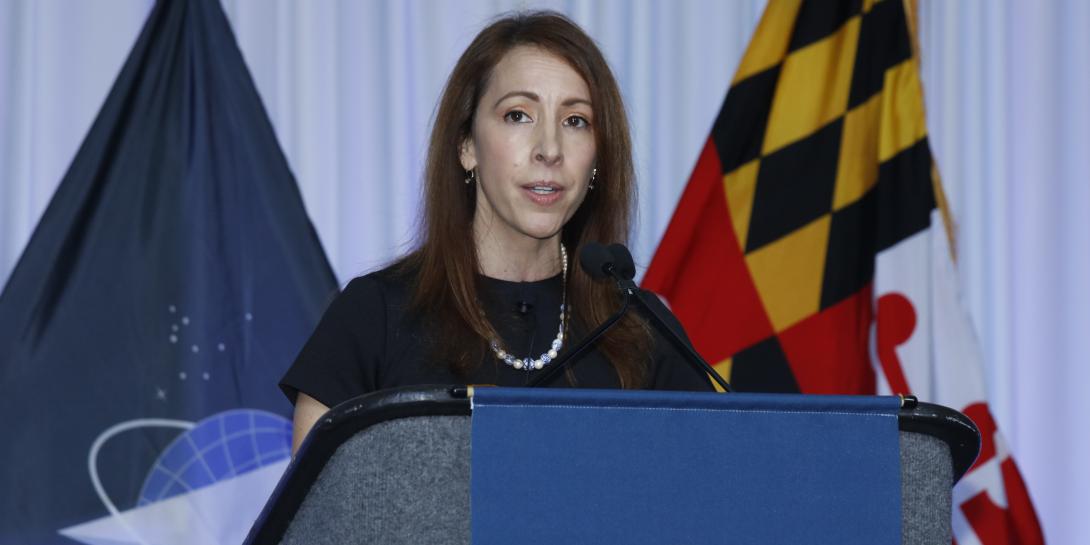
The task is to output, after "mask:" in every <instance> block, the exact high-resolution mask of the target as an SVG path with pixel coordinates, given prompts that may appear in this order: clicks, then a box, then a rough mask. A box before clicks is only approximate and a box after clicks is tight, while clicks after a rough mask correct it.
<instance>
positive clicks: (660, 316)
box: [528, 242, 731, 392]
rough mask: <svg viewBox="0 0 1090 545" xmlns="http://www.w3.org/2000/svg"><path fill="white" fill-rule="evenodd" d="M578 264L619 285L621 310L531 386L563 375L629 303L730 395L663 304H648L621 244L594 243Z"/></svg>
mask: <svg viewBox="0 0 1090 545" xmlns="http://www.w3.org/2000/svg"><path fill="white" fill-rule="evenodd" d="M579 262H580V265H582V267H583V270H585V271H586V272H587V274H589V275H590V276H591V277H592V278H594V279H597V280H600V279H605V278H611V279H613V281H614V282H615V283H616V285H617V289H619V290H620V291H621V295H622V302H621V309H620V310H619V311H618V312H617V313H616V314H614V315H613V316H610V318H609V319H608V320H606V321H605V322H604V323H602V325H600V326H598V327H597V328H595V329H594V331H592V332H591V333H590V335H588V336H587V337H586V338H585V339H583V340H582V341H581V342H580V343H579V344H578V345H576V346H575V348H573V349H572V351H571V352H569V353H568V354H566V355H565V356H564V358H563V359H562V360H561V361H557V362H555V364H554V365H552V366H551V368H550V369H548V370H547V371H545V372H544V373H542V374H541V375H538V376H537V377H536V378H535V379H534V380H532V381H531V382H530V383H529V384H528V385H529V386H538V385H541V384H544V383H546V382H547V381H549V380H550V379H552V377H554V376H556V375H557V374H558V373H560V371H562V370H563V369H565V368H566V367H568V366H569V365H570V362H572V361H573V360H574V358H575V357H576V356H578V355H579V354H581V353H582V352H583V351H584V350H586V348H587V347H588V346H590V345H591V344H592V343H593V342H594V341H596V340H597V339H598V337H600V336H601V335H602V334H603V333H604V332H605V331H606V330H607V329H609V328H610V326H612V325H613V324H614V323H616V322H617V320H620V319H621V316H623V315H624V313H625V312H626V311H627V310H628V307H629V302H630V301H635V302H636V304H637V305H639V306H640V307H642V308H643V310H644V311H645V313H646V315H647V316H648V317H650V318H651V323H652V324H654V327H656V328H657V329H658V330H659V332H660V333H662V334H663V336H665V337H666V338H667V339H670V342H672V343H673V344H674V347H675V348H677V349H678V351H679V352H680V353H681V355H682V356H683V357H684V358H685V360H686V361H687V362H688V363H689V364H690V365H692V366H693V367H694V368H695V369H697V370H698V371H702V372H704V373H706V374H707V375H709V376H710V377H711V378H712V380H714V381H715V382H716V383H717V384H719V387H720V388H722V389H723V391H725V392H730V391H731V387H730V384H728V383H727V381H726V380H724V379H723V377H722V376H720V375H719V373H718V372H716V370H715V369H714V368H713V367H712V366H711V365H708V362H706V361H704V358H702V357H701V356H700V354H698V353H697V352H696V350H694V349H693V347H692V346H691V345H690V344H689V343H688V342H686V341H685V339H684V338H682V336H681V335H679V334H678V333H677V332H676V331H674V329H673V328H672V327H670V323H669V321H668V320H667V319H666V314H667V313H668V311H667V310H666V309H665V307H663V305H662V303H661V302H659V300H658V299H655V300H654V301H653V302H652V301H649V300H648V298H647V297H646V296H644V294H643V292H641V291H640V288H639V287H638V286H636V283H635V282H633V281H632V277H633V276H635V274H636V267H635V265H634V264H633V262H632V254H631V253H629V251H628V248H625V247H624V246H623V245H621V244H611V245H610V246H609V248H606V247H604V246H602V245H601V244H598V243H594V242H592V243H589V244H587V245H586V246H584V247H583V250H582V252H580V256H579Z"/></svg>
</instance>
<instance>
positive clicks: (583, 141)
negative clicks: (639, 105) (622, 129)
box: [461, 46, 595, 243]
mask: <svg viewBox="0 0 1090 545" xmlns="http://www.w3.org/2000/svg"><path fill="white" fill-rule="evenodd" d="M593 124H594V110H593V109H592V107H591V102H590V90H589V89H588V87H587V84H586V82H585V81H583V78H582V77H580V76H579V74H578V73H577V72H576V71H575V70H574V69H572V67H571V66H569V65H568V64H567V63H566V62H565V61H564V60H563V59H561V58H560V57H557V56H556V55H553V54H551V53H548V52H546V51H544V50H542V49H538V48H534V47H527V46H519V47H516V48H514V49H512V50H511V51H509V52H508V53H507V55H505V56H504V57H503V59H502V60H500V62H499V64H497V65H496V67H495V69H494V70H493V72H492V77H491V79H490V81H489V82H488V87H487V89H485V93H484V95H483V96H482V97H481V100H480V102H479V103H478V104H477V110H476V113H475V115H474V117H473V131H472V134H471V135H470V137H469V138H467V139H466V141H465V142H464V144H463V146H462V149H461V162H462V167H463V168H465V169H466V170H474V169H476V171H477V183H476V186H477V210H476V213H475V215H474V218H473V221H474V228H475V231H476V232H477V233H478V234H486V235H487V236H494V237H497V238H499V239H500V240H501V241H509V242H514V243H518V242H519V240H520V239H522V240H525V237H529V238H533V239H538V240H545V239H549V238H552V237H555V236H557V235H558V234H559V233H560V229H561V227H563V226H564V224H565V223H567V221H568V220H569V219H570V218H571V216H572V215H573V214H574V213H575V211H576V210H577V209H578V208H579V205H580V204H581V203H582V202H583V198H584V196H585V195H586V192H587V186H588V184H589V182H590V177H591V170H592V169H593V168H594V162H595V143H594V128H593Z"/></svg>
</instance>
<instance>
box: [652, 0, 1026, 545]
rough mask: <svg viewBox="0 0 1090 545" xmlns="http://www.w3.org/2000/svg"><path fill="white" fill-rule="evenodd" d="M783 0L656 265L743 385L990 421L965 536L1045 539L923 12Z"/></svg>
mask: <svg viewBox="0 0 1090 545" xmlns="http://www.w3.org/2000/svg"><path fill="white" fill-rule="evenodd" d="M906 13H907V14H914V10H913V9H911V8H909V9H906V8H905V6H904V4H903V3H902V2H901V1H898V0H885V1H873V0H854V1H853V0H839V1H836V2H833V1H831V0H821V1H807V2H804V1H802V0H770V2H769V4H768V7H767V9H766V11H765V14H764V16H763V18H762V20H761V23H760V25H759V27H758V28H757V31H756V33H755V35H754V37H753V40H752V42H751V43H750V45H749V49H748V50H747V51H746V55H745V57H744V58H743V59H742V63H741V65H740V67H739V68H738V73H737V75H736V76H735V78H734V80H733V82H732V84H731V88H730V91H729V92H728V94H727V98H726V101H725V102H724V104H723V107H722V110H721V111H720V112H719V116H718V118H717V119H716V121H715V125H714V127H713V129H712V134H711V136H710V137H709V138H708V141H707V144H706V145H705V147H704V150H703V152H702V153H701V155H700V158H699V160H698V162H697V165H696V167H695V169H694V171H693V174H692V178H691V179H690V180H689V184H688V186H687V187H686V189H685V192H684V194H683V195H682V197H681V201H680V203H679V204H678V208H677V210H676V212H675V213H674V217H673V219H672V221H671V222H670V226H669V227H668V229H667V231H666V234H665V236H664V237H663V240H662V243H661V244H660V246H659V249H658V251H657V253H656V254H655V257H654V260H653V261H652V263H651V266H650V268H649V270H648V271H647V274H646V276H645V277H644V287H645V288H647V289H650V290H652V291H655V292H657V293H659V294H661V295H663V296H664V297H665V298H666V299H667V300H668V301H669V302H670V304H671V306H672V307H673V310H674V312H675V313H676V314H677V316H678V318H680V319H681V321H682V323H683V324H684V325H685V328H686V331H688V333H689V335H690V337H691V338H692V340H693V342H694V343H695V345H696V347H697V349H698V350H699V351H700V352H701V354H702V355H703V356H704V357H705V358H706V359H708V360H709V361H711V362H713V363H716V364H717V365H716V367H717V368H718V369H719V370H720V372H722V373H723V374H725V375H729V376H730V380H731V382H732V383H733V385H734V386H735V387H736V388H737V389H738V390H740V391H747V390H748V391H779V392H804V393H843V394H872V393H913V394H916V395H917V396H919V397H920V398H921V399H924V400H927V401H932V402H935V403H940V404H943V405H947V406H950V407H953V408H955V409H959V410H961V411H962V412H964V413H966V414H967V415H968V416H970V417H971V418H972V419H973V420H974V421H975V422H976V423H977V425H978V426H979V428H980V430H981V433H982V435H983V445H982V452H981V454H980V458H979V459H978V460H977V462H976V464H975V465H974V466H973V467H972V468H971V469H970V471H969V473H968V474H967V475H966V476H965V477H964V478H963V479H962V480H961V482H960V483H959V484H958V485H957V487H956V488H955V490H954V503H955V506H954V515H953V517H954V518H953V521H952V524H953V531H954V538H955V541H956V542H957V543H959V544H961V545H969V544H983V545H999V544H1014V543H1018V544H1039V543H1043V542H1044V539H1043V537H1042V534H1041V530H1040V526H1039V525H1038V523H1037V518H1036V515H1035V513H1034V511H1033V506H1032V504H1031V503H1030V499H1029V495H1028V493H1027V491H1026V487H1025V485H1024V484H1023V482H1022V478H1021V476H1020V475H1019V472H1018V469H1017V468H1016V466H1015V464H1014V461H1013V459H1012V458H1011V456H1010V454H1009V453H1008V451H1007V449H1006V448H1005V446H1004V442H1003V439H1002V437H1001V436H1000V435H999V433H998V431H997V429H996V425H995V422H994V420H993V419H992V417H991V415H990V413H989V411H988V407H987V404H986V401H985V391H984V382H983V378H982V375H981V361H980V354H979V350H978V348H977V346H976V344H975V338H974V336H973V332H972V328H971V326H970V324H969V320H968V316H967V315H966V314H965V312H964V311H963V310H962V309H961V308H960V306H959V302H958V296H957V286H956V275H955V271H954V267H953V260H952V250H951V245H950V244H949V241H948V237H947V230H946V229H947V226H948V225H949V221H948V219H946V218H945V217H944V210H945V207H944V206H943V197H942V189H941V185H940V184H939V180H938V176H937V171H936V170H935V169H934V167H933V163H932V159H931V153H930V150H929V148H928V142H927V127H926V122H925V116H924V108H923V99H922V92H921V88H920V82H919V76H918V69H917V57H916V55H915V54H914V51H913V50H914V47H913V43H912V36H913V33H912V32H911V30H910V26H911V23H912V20H911V19H910V18H909V17H906Z"/></svg>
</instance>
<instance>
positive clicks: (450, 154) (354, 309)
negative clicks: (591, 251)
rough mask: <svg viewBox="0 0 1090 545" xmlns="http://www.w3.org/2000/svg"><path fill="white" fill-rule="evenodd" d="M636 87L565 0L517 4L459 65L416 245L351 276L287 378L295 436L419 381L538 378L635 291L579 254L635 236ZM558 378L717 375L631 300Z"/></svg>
mask: <svg viewBox="0 0 1090 545" xmlns="http://www.w3.org/2000/svg"><path fill="white" fill-rule="evenodd" d="M634 177H635V176H634V170H633V166H632V145H631V139H630V135H629V128H628V121H627V119H626V116H625V108H624V104H623V102H622V99H621V93H620V90H619V88H618V86H617V82H616V81H615V79H614V77H613V74H612V72H611V71H610V68H609V66H608V65H607V64H606V61H605V58H604V57H603V56H602V53H601V51H599V50H598V47H597V46H596V45H595V44H594V41H593V40H592V39H591V38H590V37H589V36H587V35H586V33H584V32H583V31H582V30H581V29H580V28H579V27H578V26H576V25H575V24H574V23H573V22H572V21H570V20H569V19H567V18H566V17H564V16H562V15H560V14H556V13H552V12H532V13H518V14H514V15H510V16H507V17H504V18H501V19H499V20H497V21H495V22H494V23H492V24H491V25H489V26H488V27H487V28H485V29H484V30H483V31H481V33H480V34H478V35H477V37H476V38H475V39H474V40H473V42H472V43H471V44H470V45H469V48H468V49H466V51H465V52H464V53H463V54H462V56H461V58H460V59H459V60H458V62H457V64H456V65H455V67H454V70H453V72H452V73H451V75H450V78H449V80H448V81H447V84H446V87H445V89H444V91H443V95H442V97H441V98H440V101H439V107H438V111H437V116H436V119H435V122H434V126H433V128H432V133H431V139H430V143H429V149H428V158H427V165H426V167H425V173H424V189H425V191H424V206H423V218H422V225H421V233H420V235H419V240H418V244H417V247H416V249H415V250H414V251H412V252H411V253H409V254H408V255H406V256H404V257H402V258H401V259H399V260H398V261H396V262H395V263H394V264H393V265H391V266H389V267H387V268H385V269H382V270H379V271H376V272H373V273H370V274H368V275H366V276H362V277H359V278H356V279H354V280H352V281H351V282H350V283H349V284H348V286H346V287H345V289H344V291H343V292H342V293H341V294H340V295H339V296H338V297H337V298H336V299H335V300H334V301H333V302H332V303H331V304H330V306H329V308H328V310H327V311H326V313H325V315H324V316H323V317H322V319H321V322H320V323H319V324H318V327H317V328H316V329H315V331H314V333H313V334H312V336H311V337H310V339H309V340H308V341H307V343H306V345H305V346H304V347H303V349H302V351H301V353H300V354H299V356H298V358H297V359H296V360H295V362H294V364H293V365H292V367H291V368H290V369H289V370H288V372H287V374H286V375H285V376H284V378H283V381H282V382H281V384H280V385H281V388H283V390H284V392H285V393H286V394H287V395H288V397H289V398H291V399H292V401H293V402H294V403H295V434H294V435H295V440H294V441H293V443H294V445H293V446H294V448H298V445H299V443H300V442H301V441H302V438H303V436H305V435H306V433H307V431H309V430H310V427H311V426H312V425H313V423H314V422H315V421H316V420H317V419H318V418H319V417H320V416H321V415H322V413H324V412H325V411H326V409H327V408H328V407H331V406H333V405H336V404H338V403H341V402H343V401H346V400H348V399H350V398H353V397H356V396H358V395H361V394H364V393H367V392H372V391H376V390H381V389H384V388H391V387H396V386H405V385H412V384H458V383H460V384H497V385H502V386H518V385H524V384H527V383H528V382H529V381H531V380H532V379H533V377H534V376H535V373H540V372H541V370H542V369H545V368H547V367H549V365H550V364H551V363H552V362H553V361H554V360H556V359H557V358H558V357H561V356H563V354H564V351H565V349H567V348H570V346H571V345H572V344H573V341H574V342H577V341H578V339H580V338H581V336H582V335H585V334H586V333H587V332H589V331H590V330H591V329H593V328H594V327H596V326H597V325H598V324H600V323H601V322H603V321H604V320H606V319H607V318H608V317H609V316H610V315H611V314H613V313H614V312H615V311H616V310H617V309H618V307H619V305H620V294H619V293H618V291H617V289H616V287H615V286H614V285H613V284H612V283H609V282H596V281H594V280H592V279H591V277H590V276H589V275H587V274H586V273H585V272H583V271H582V270H580V268H579V267H578V266H575V263H574V261H575V256H577V255H578V252H579V250H580V249H581V248H582V247H583V245H584V244H586V243H588V242H601V243H612V242H620V243H624V242H625V241H626V239H627V235H628V231H629V220H630V217H631V211H632V208H633V204H634V198H635V179H634ZM553 384H557V385H566V386H574V387H584V388H657V389H692V390H708V389H710V388H711V387H710V384H709V382H708V380H707V378H706V377H705V376H704V375H703V374H702V373H700V372H698V371H695V370H694V369H693V368H692V367H690V366H689V365H687V364H686V363H685V362H683V361H680V359H679V358H678V356H677V355H676V352H675V351H674V350H673V349H672V347H671V346H670V344H669V343H668V342H667V341H666V340H665V339H662V338H660V337H659V335H658V334H657V333H656V332H655V331H654V330H653V329H652V328H650V327H649V326H648V325H647V323H646V322H645V321H644V320H643V319H642V318H641V317H639V315H638V314H636V313H633V312H628V313H626V315H625V317H624V318H622V319H621V321H619V322H618V323H617V324H615V325H614V326H613V327H612V328H610V329H609V330H608V331H607V332H606V334H605V335H604V336H603V337H602V338H600V339H599V340H598V341H597V342H596V344H595V345H594V347H593V349H592V350H588V351H586V352H583V353H582V354H581V355H580V356H579V358H578V360H576V361H573V362H572V366H571V367H570V368H569V369H568V370H567V371H566V372H565V376H562V377H561V378H559V379H557V380H554V381H553Z"/></svg>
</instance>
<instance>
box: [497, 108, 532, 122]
mask: <svg viewBox="0 0 1090 545" xmlns="http://www.w3.org/2000/svg"><path fill="white" fill-rule="evenodd" d="M503 118H504V119H506V120H508V121H511V122H512V123H529V122H530V116H528V115H526V112H520V111H518V110H514V111H511V112H507V114H506V115H504V116H503Z"/></svg>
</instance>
